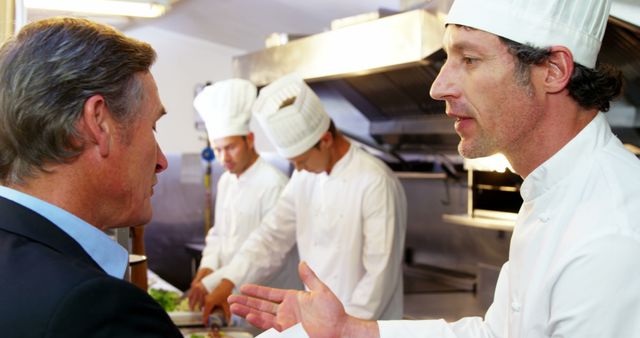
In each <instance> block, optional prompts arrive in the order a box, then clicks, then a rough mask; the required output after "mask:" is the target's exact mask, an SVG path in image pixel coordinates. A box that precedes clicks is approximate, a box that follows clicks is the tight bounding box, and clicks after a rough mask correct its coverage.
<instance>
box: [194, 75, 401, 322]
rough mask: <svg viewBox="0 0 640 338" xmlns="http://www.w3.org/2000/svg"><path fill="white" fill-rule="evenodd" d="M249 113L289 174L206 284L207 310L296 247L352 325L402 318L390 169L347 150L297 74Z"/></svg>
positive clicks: (395, 187)
mask: <svg viewBox="0 0 640 338" xmlns="http://www.w3.org/2000/svg"><path fill="white" fill-rule="evenodd" d="M253 112H254V114H255V116H256V118H257V119H258V121H259V122H260V125H261V126H262V128H263V129H264V130H265V133H266V134H267V136H268V138H269V139H270V140H271V142H272V143H273V144H274V145H275V147H276V149H277V151H278V153H279V154H280V155H282V156H283V157H285V158H287V159H289V161H290V162H291V163H292V164H293V165H294V166H295V168H296V171H295V172H294V173H293V176H292V177H291V180H290V181H289V183H288V184H287V187H286V188H285V190H284V191H283V193H282V195H281V196H280V199H279V201H278V203H277V205H276V206H275V208H274V211H273V212H272V213H270V214H269V215H268V216H267V217H266V218H265V220H264V221H263V222H262V224H261V225H260V227H259V228H258V230H256V231H255V232H254V233H253V234H252V235H251V236H250V237H249V239H248V240H247V241H246V242H245V244H244V245H243V247H242V249H241V250H240V252H238V253H237V254H236V255H235V256H234V258H233V260H232V261H231V263H230V264H228V265H227V266H225V267H223V268H221V269H218V270H217V271H216V272H215V273H214V274H213V278H214V279H215V280H216V281H218V283H219V284H218V286H217V287H216V288H215V289H214V290H213V292H212V293H211V294H210V295H209V296H207V298H208V299H207V306H206V307H205V317H206V315H207V314H208V311H210V309H211V308H212V307H213V306H214V305H218V304H220V303H221V302H223V301H226V299H227V296H228V295H229V294H230V292H231V289H232V288H233V286H236V285H237V286H240V285H242V284H245V283H248V282H255V281H258V280H260V279H261V278H263V276H265V275H268V274H271V273H273V271H275V270H277V269H278V268H279V267H280V266H281V264H282V260H283V257H284V255H285V253H286V252H287V251H289V250H290V249H291V248H292V247H293V246H294V245H295V244H296V243H297V246H298V251H299V255H300V258H301V259H302V260H304V261H306V262H308V264H309V265H310V266H312V267H313V268H314V269H315V270H316V271H318V273H319V275H320V276H322V278H323V279H324V280H325V281H327V284H328V285H329V287H330V288H331V290H333V292H335V293H336V294H337V295H338V297H339V298H340V300H341V301H342V302H343V303H344V304H345V306H346V309H347V312H348V313H350V314H351V315H354V316H358V317H360V318H369V319H399V318H401V317H402V313H403V302H402V296H403V292H402V287H403V286H402V253H403V247H404V236H405V228H406V213H407V210H406V197H405V194H404V190H403V188H402V186H401V184H400V182H399V181H398V179H397V178H396V177H395V176H394V175H393V173H392V172H391V170H390V169H389V168H388V167H387V166H386V165H385V164H384V163H383V162H382V161H380V160H378V159H376V158H375V157H373V156H372V155H370V154H368V153H367V152H365V151H364V150H362V149H361V148H359V147H358V146H356V145H354V144H352V143H351V142H349V141H348V140H347V139H346V138H345V137H344V136H343V135H342V134H341V133H340V132H339V131H338V130H337V129H336V128H335V126H334V125H333V122H332V121H331V119H330V118H329V116H328V115H327V113H326V112H325V110H324V108H323V106H322V104H321V103H320V100H319V98H318V97H317V96H316V94H315V93H314V92H313V91H312V90H311V88H309V87H308V86H307V85H306V84H305V82H304V81H303V80H302V79H301V78H299V77H297V76H296V75H289V76H285V77H283V78H280V79H278V80H276V81H275V82H273V83H272V84H270V85H268V86H267V87H265V88H264V89H262V91H261V92H260V96H259V97H258V99H257V101H256V103H255V105H254V107H253Z"/></svg>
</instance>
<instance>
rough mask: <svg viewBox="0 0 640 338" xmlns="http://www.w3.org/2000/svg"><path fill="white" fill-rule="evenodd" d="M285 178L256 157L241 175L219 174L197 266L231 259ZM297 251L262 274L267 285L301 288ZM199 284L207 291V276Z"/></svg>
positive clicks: (222, 263) (272, 203)
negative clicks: (209, 224) (210, 223)
mask: <svg viewBox="0 0 640 338" xmlns="http://www.w3.org/2000/svg"><path fill="white" fill-rule="evenodd" d="M287 182H288V178H287V177H286V176H285V175H284V174H283V173H282V172H281V171H280V170H278V169H276V168H275V167H274V166H272V165H271V164H270V163H268V162H267V161H265V160H264V159H262V158H261V157H258V159H257V160H256V161H255V162H254V163H253V164H252V165H251V166H250V167H249V168H247V170H245V172H243V173H242V175H240V176H237V175H235V174H232V173H230V172H228V171H226V172H225V173H223V174H222V176H220V179H219V180H218V189H217V193H216V204H215V208H216V209H215V222H214V226H213V227H212V228H211V229H210V230H209V233H208V234H207V237H206V246H205V248H204V250H203V251H202V260H201V261H200V268H209V269H212V270H214V271H215V270H217V269H219V268H220V267H222V266H225V265H227V264H229V263H230V262H231V259H232V258H233V256H234V255H235V254H236V252H238V251H239V250H240V247H242V244H243V243H244V241H245V240H247V238H248V237H249V235H251V233H252V232H253V231H254V230H255V229H257V228H258V226H259V225H260V222H261V221H262V219H263V218H264V216H265V215H266V214H267V213H268V212H269V211H270V210H271V209H272V208H273V207H274V206H275V205H276V202H277V200H278V197H280V193H281V192H282V190H283V189H284V187H285V186H286V184H287ZM297 266H298V253H297V251H296V250H291V251H290V252H288V253H287V255H286V258H285V261H284V264H283V265H282V267H281V269H278V270H274V271H273V273H271V274H269V275H265V276H264V277H263V282H264V283H265V284H266V285H270V286H276V287H281V288H296V289H299V288H301V287H302V284H301V283H300V281H299V277H298V268H297ZM202 283H203V284H204V285H205V287H206V288H207V289H209V291H211V289H212V288H214V287H215V286H216V285H211V278H210V277H209V276H207V277H205V278H203V280H202Z"/></svg>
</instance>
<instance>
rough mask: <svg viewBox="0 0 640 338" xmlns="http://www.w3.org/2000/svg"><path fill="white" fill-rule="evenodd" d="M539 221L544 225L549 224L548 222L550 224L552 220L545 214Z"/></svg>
mask: <svg viewBox="0 0 640 338" xmlns="http://www.w3.org/2000/svg"><path fill="white" fill-rule="evenodd" d="M538 219H539V220H540V222H542V223H547V222H549V220H550V219H551V217H549V215H546V214H544V215H540V216H539V217H538Z"/></svg>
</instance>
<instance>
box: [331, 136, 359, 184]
mask: <svg viewBox="0 0 640 338" xmlns="http://www.w3.org/2000/svg"><path fill="white" fill-rule="evenodd" d="M347 142H349V141H347ZM354 152H355V147H354V146H353V144H351V142H349V150H347V152H346V153H345V154H344V156H342V157H341V158H340V159H339V160H338V161H337V162H336V163H335V164H334V165H333V168H331V174H329V177H337V176H338V175H340V173H341V172H343V171H344V170H345V168H347V166H348V165H349V162H351V158H353V153H354Z"/></svg>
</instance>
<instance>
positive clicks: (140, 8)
mask: <svg viewBox="0 0 640 338" xmlns="http://www.w3.org/2000/svg"><path fill="white" fill-rule="evenodd" d="M159 2H161V1H139V0H130V1H125V0H24V6H25V7H26V8H27V9H44V10H52V11H66V12H75V13H87V14H98V15H120V16H136V17H144V18H155V17H159V16H161V15H162V14H164V13H165V12H166V11H167V8H168V5H167V4H164V3H159Z"/></svg>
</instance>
